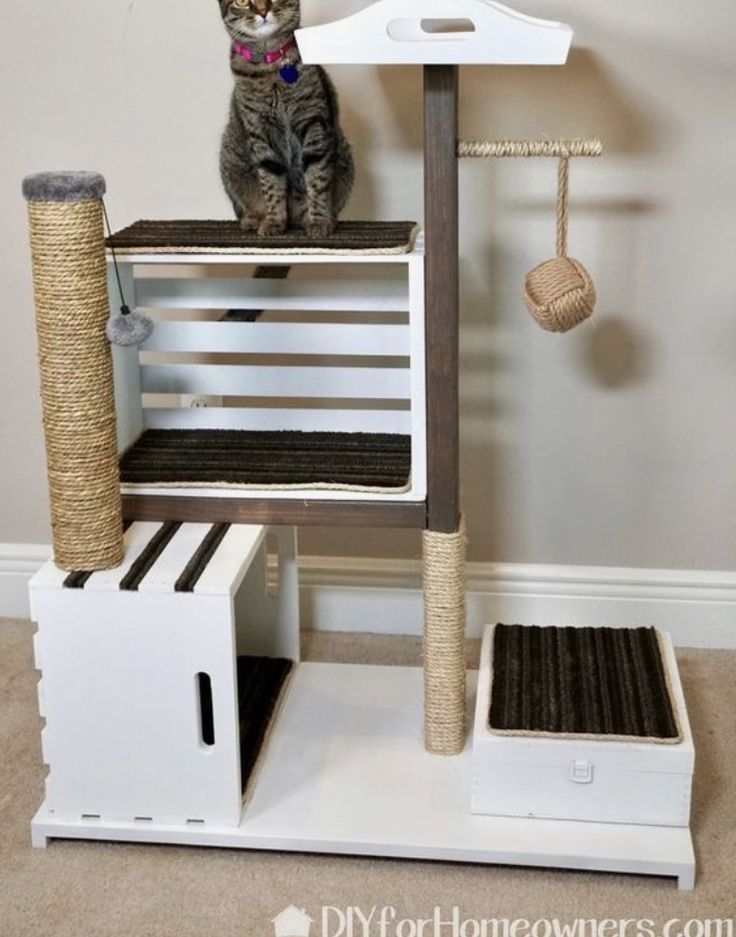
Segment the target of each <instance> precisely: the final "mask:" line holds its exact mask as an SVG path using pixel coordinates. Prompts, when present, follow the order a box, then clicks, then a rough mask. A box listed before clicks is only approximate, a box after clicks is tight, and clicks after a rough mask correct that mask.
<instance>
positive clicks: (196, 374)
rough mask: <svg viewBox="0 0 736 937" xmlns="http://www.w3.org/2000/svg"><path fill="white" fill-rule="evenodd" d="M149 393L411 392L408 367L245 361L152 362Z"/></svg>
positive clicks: (147, 371)
mask: <svg viewBox="0 0 736 937" xmlns="http://www.w3.org/2000/svg"><path fill="white" fill-rule="evenodd" d="M141 389H142V391H143V393H149V394H212V395H222V396H235V397H310V398H334V397H340V398H347V399H364V400H404V399H408V398H409V396H410V393H411V386H410V376H409V370H408V369H402V368H299V367H296V368H295V367H249V366H246V365H209V364H171V365H169V364H155V365H143V366H142V367H141Z"/></svg>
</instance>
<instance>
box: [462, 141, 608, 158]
mask: <svg viewBox="0 0 736 937" xmlns="http://www.w3.org/2000/svg"><path fill="white" fill-rule="evenodd" d="M457 155H458V156H459V157H461V158H463V159H491V158H495V159H499V158H511V159H530V158H531V159H539V158H542V159H544V158H553V159H577V158H578V157H591V156H592V157H595V156H602V155H603V143H602V142H601V141H600V140H599V139H598V138H596V137H591V138H589V139H570V140H461V141H460V143H459V144H458V148H457Z"/></svg>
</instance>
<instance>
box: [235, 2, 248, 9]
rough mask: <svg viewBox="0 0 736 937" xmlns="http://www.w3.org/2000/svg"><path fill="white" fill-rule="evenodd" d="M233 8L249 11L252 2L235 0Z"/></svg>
mask: <svg viewBox="0 0 736 937" xmlns="http://www.w3.org/2000/svg"><path fill="white" fill-rule="evenodd" d="M233 6H234V7H236V8H237V9H238V10H247V9H248V7H249V6H250V0H233Z"/></svg>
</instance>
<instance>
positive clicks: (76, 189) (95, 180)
mask: <svg viewBox="0 0 736 937" xmlns="http://www.w3.org/2000/svg"><path fill="white" fill-rule="evenodd" d="M105 189H106V186H105V178H104V176H101V175H100V173H98V172H40V173H37V174H36V175H34V176H26V178H25V179H24V180H23V195H24V196H25V198H26V199H27V201H29V202H87V201H90V200H92V199H99V198H102V196H103V195H104V194H105Z"/></svg>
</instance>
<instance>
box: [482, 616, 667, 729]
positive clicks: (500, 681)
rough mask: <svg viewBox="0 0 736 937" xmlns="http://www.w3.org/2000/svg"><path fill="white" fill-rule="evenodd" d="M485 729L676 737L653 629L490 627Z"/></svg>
mask: <svg viewBox="0 0 736 937" xmlns="http://www.w3.org/2000/svg"><path fill="white" fill-rule="evenodd" d="M492 679H493V683H492V688H491V712H490V728H491V731H494V730H495V731H499V732H519V733H527V732H528V733H531V734H534V733H553V734H559V735H563V736H566V735H601V736H620V737H631V738H639V739H643V738H651V739H660V740H663V741H667V740H669V741H676V740H677V739H678V738H679V729H678V725H677V720H676V718H675V713H674V707H673V703H672V698H671V694H670V688H669V683H668V679H667V676H666V670H665V666H664V662H663V659H662V653H661V649H660V644H659V639H658V636H657V632H656V630H655V629H654V628H635V629H630V628H539V627H536V626H535V627H522V626H521V625H512V626H508V625H497V626H496V628H495V631H494V637H493V678H492Z"/></svg>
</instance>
